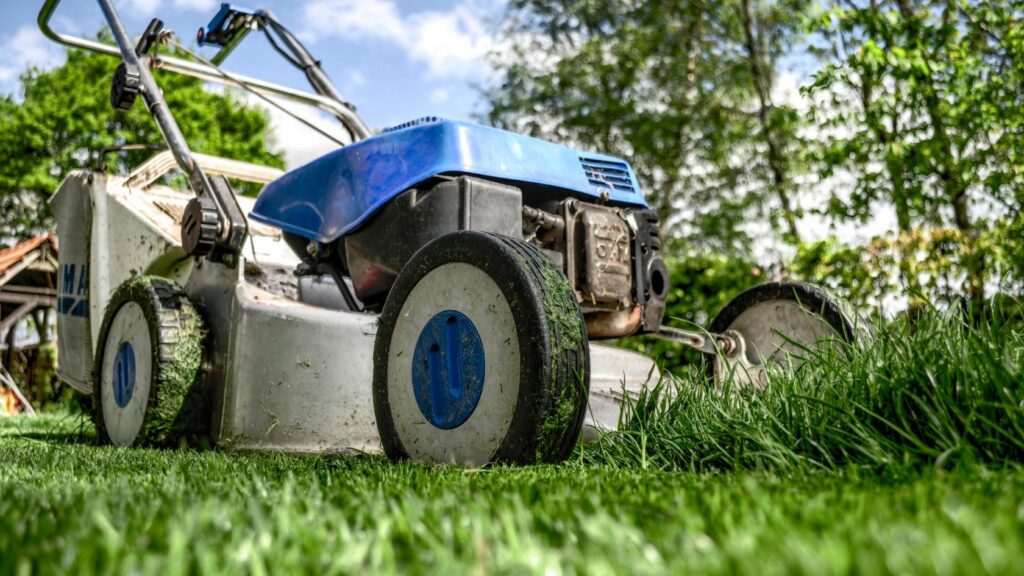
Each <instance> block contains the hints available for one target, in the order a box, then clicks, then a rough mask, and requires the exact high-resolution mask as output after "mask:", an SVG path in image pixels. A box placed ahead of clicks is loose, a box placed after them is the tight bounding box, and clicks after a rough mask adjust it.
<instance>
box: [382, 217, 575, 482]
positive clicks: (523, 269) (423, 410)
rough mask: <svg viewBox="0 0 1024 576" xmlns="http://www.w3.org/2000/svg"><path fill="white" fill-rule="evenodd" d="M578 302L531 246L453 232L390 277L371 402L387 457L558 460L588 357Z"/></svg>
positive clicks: (569, 440) (570, 441) (566, 449)
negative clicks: (393, 280)
mask: <svg viewBox="0 0 1024 576" xmlns="http://www.w3.org/2000/svg"><path fill="white" fill-rule="evenodd" d="M586 336H587V335H586V327H585V325H584V323H583V316H582V314H581V313H580V309H579V304H578V303H577V302H576V298H575V296H574V295H573V293H572V290H571V288H570V287H569V282H568V280H567V279H566V278H565V276H564V275H563V274H562V272H561V270H560V269H559V268H558V267H557V266H556V265H555V264H554V263H553V262H552V261H551V260H550V259H548V258H547V257H546V256H544V254H543V253H541V252H540V251H539V250H538V249H537V248H535V247H533V246H531V245H529V244H527V243H525V242H523V241H521V240H516V239H512V238H507V237H503V236H499V235H496V234H490V233H484V232H475V231H463V232H455V233H452V234H448V235H445V236H442V237H440V238H438V239H436V240H434V241H433V242H431V243H429V244H427V245H426V246H425V247H424V248H422V249H421V250H420V251H419V252H417V253H416V255H415V256H413V258H412V259H411V260H410V261H409V263H408V264H407V265H406V266H405V268H404V269H403V270H402V271H401V272H400V273H399V275H398V279H397V281H396V282H395V285H394V286H393V287H392V289H391V292H390V294H389V295H388V298H387V302H386V303H385V305H384V310H383V313H382V314H381V318H380V322H379V324H378V330H377V339H376V342H375V346H374V362H375V366H374V378H373V401H374V412H375V415H376V418H377V428H378V430H379V431H380V435H381V441H382V443H383V446H384V451H385V452H386V453H387V455H388V456H389V457H391V458H392V459H395V460H401V459H412V460H417V461H424V462H431V463H440V464H456V465H466V466H481V465H484V464H487V463H489V462H511V463H518V464H529V463H534V462H557V461H560V460H564V459H565V458H566V457H567V456H568V455H569V453H570V452H571V451H572V449H573V447H574V446H575V444H576V441H577V440H578V438H579V434H580V429H581V427H582V424H583V416H584V411H585V409H586V401H587V394H588V391H589V367H590V356H589V347H588V344H587V337H586Z"/></svg>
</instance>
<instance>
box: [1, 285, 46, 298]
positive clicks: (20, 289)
mask: <svg viewBox="0 0 1024 576" xmlns="http://www.w3.org/2000/svg"><path fill="white" fill-rule="evenodd" d="M5 292H7V293H10V294H42V295H44V296H56V295H57V289H56V288H43V287H42V286H16V285H13V284H12V285H10V286H0V294H3V293H5Z"/></svg>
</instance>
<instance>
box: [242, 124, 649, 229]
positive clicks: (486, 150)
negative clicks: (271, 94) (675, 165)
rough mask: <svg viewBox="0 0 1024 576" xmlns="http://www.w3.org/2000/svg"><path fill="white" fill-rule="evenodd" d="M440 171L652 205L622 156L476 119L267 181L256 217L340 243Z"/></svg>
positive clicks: (397, 136)
mask: <svg viewBox="0 0 1024 576" xmlns="http://www.w3.org/2000/svg"><path fill="white" fill-rule="evenodd" d="M440 174H452V175H457V174H469V175H476V176H484V177H488V178H492V179H496V180H502V181H507V182H511V183H513V184H515V183H530V184H540V185H544V186H551V187H554V188H558V189H561V190H563V191H565V192H567V193H568V194H567V195H575V196H579V197H583V198H598V197H600V196H601V195H602V194H607V195H608V200H610V201H611V202H615V203H620V204H627V205H633V206H642V207H646V206H647V203H646V202H645V201H644V197H643V193H642V192H641V191H640V186H639V185H638V184H637V180H636V175H635V174H634V173H633V169H632V168H631V167H630V166H629V164H627V163H626V162H624V161H622V160H620V159H618V158H614V157H611V156H605V155H601V154H592V153H589V152H588V153H584V152H579V151H577V150H573V149H572V148H567V147H565V146H561V145H558V144H552V143H550V142H545V141H543V140H538V139H536V138H531V137H529V136H522V135H519V134H514V133H512V132H506V131H504V130H498V129H496V128H488V127H486V126H480V125H478V124H471V123H469V122H456V121H451V120H438V119H434V118H429V119H424V120H423V121H419V122H410V123H408V124H403V125H401V126H399V127H397V128H396V129H392V130H389V131H386V132H384V133H383V134H380V135H377V136H374V137H372V138H367V139H366V140H363V141H361V142H357V143H355V144H352V145H351V146H346V147H344V148H340V149H338V150H335V151H333V152H330V153H328V154H325V155H324V156H321V157H320V158H318V159H316V160H314V161H312V162H310V163H309V164H306V165H305V166H302V167H300V168H296V169H295V170H292V171H291V172H288V173H287V174H285V175H284V176H282V177H280V178H278V179H277V180H274V181H273V182H271V183H270V184H267V186H266V187H265V188H264V189H263V191H262V192H261V193H260V196H259V198H258V199H257V200H256V206H255V207H254V208H253V211H252V214H251V217H252V219H253V220H256V221H258V222H263V223H265V224H269V225H271V226H276V227H278V228H281V229H282V230H285V231H286V232H291V233H294V234H298V235H299V236H303V237H306V238H310V239H314V240H318V241H320V242H324V243H327V242H333V241H334V240H337V239H338V238H339V237H341V236H343V235H345V234H347V233H349V232H353V231H355V230H356V229H357V228H359V226H360V225H361V224H362V223H363V222H365V221H366V220H367V219H368V218H370V217H371V216H373V214H374V213H375V212H376V211H377V210H379V209H380V208H381V207H382V206H384V204H386V203H387V202H389V201H390V200H391V199H392V198H394V197H395V196H397V195H398V194H401V193H402V192H404V191H405V190H408V189H409V188H412V187H413V186H415V185H416V184H418V183H420V182H422V181H424V180H426V179H428V178H430V177H432V176H437V175H440Z"/></svg>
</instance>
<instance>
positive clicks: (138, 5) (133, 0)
mask: <svg viewBox="0 0 1024 576" xmlns="http://www.w3.org/2000/svg"><path fill="white" fill-rule="evenodd" d="M125 4H127V6H126V8H127V9H128V10H129V11H130V13H131V14H132V15H133V16H138V17H139V18H152V17H153V16H155V15H156V11H157V8H160V0H127V2H125Z"/></svg>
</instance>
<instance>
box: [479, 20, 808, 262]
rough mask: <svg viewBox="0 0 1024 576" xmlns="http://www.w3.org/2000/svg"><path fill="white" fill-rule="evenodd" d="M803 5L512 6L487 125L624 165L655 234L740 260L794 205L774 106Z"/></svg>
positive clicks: (782, 115)
mask: <svg viewBox="0 0 1024 576" xmlns="http://www.w3.org/2000/svg"><path fill="white" fill-rule="evenodd" d="M806 5H807V3H806V2H800V1H788V2H765V1H758V0H742V1H735V0H731V1H726V2H720V3H694V2H681V1H678V0H646V1H642V2H628V3H627V2H621V1H620V0H513V1H512V2H510V5H509V12H508V14H507V17H506V19H505V28H504V34H505V37H506V41H507V42H506V44H507V45H508V46H510V47H511V48H510V49H509V51H508V52H506V53H502V54H498V55H496V56H495V58H494V64H495V66H496V68H497V70H498V72H499V78H500V80H499V81H498V82H497V83H496V84H495V85H494V86H493V87H492V88H491V90H490V91H489V92H488V99H489V101H490V110H489V111H488V117H489V119H490V120H491V121H492V122H493V123H495V124H497V125H499V126H503V127H506V128H512V129H516V130H521V131H527V132H529V133H531V134H534V135H538V136H544V137H547V138H552V139H555V140H560V141H563V142H566V143H569V144H573V145H577V146H581V147H590V148H596V149H598V150H600V151H602V152H607V153H611V154H617V155H620V156H623V157H625V158H627V159H628V160H629V161H630V162H631V163H632V165H633V167H634V169H635V170H636V172H637V174H638V175H639V176H640V179H641V181H642V182H643V184H644V185H645V188H646V191H647V196H648V200H649V201H650V203H651V204H652V206H653V207H654V208H655V209H656V210H657V211H658V212H659V214H660V216H661V218H662V222H663V227H665V228H666V229H667V230H666V231H669V230H671V231H672V232H674V233H675V234H676V235H677V236H681V237H683V238H684V239H686V240H687V241H688V243H689V244H690V245H701V246H705V247H709V248H712V249H715V250H718V251H721V252H727V253H740V254H744V253H748V252H749V246H750V239H749V237H748V236H747V234H746V233H745V231H744V228H745V224H746V223H747V221H748V220H750V219H763V218H764V217H766V216H767V217H773V218H774V217H781V219H782V220H783V221H784V222H785V223H786V225H785V228H786V236H787V237H789V238H791V239H793V240H797V239H798V238H799V231H798V229H797V218H798V217H799V208H798V207H797V206H796V205H795V202H793V201H792V196H791V192H792V189H793V182H792V181H793V175H794V174H793V173H794V169H795V166H796V163H795V162H793V161H792V159H793V158H794V157H798V156H799V141H798V139H797V138H796V137H795V134H796V131H797V126H798V122H797V114H796V113H795V112H794V111H793V110H791V109H789V108H787V107H785V106H781V105H779V104H778V103H776V102H773V100H772V91H773V87H774V81H775V74H776V69H777V66H776V64H777V61H778V59H779V58H780V57H781V56H782V55H783V54H784V53H785V51H786V50H787V49H788V47H789V46H790V45H791V44H792V43H793V41H794V38H795V37H796V36H797V35H798V34H799V32H800V31H799V29H798V26H797V24H798V22H799V16H800V13H801V11H802V10H804V9H805V6H806Z"/></svg>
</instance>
